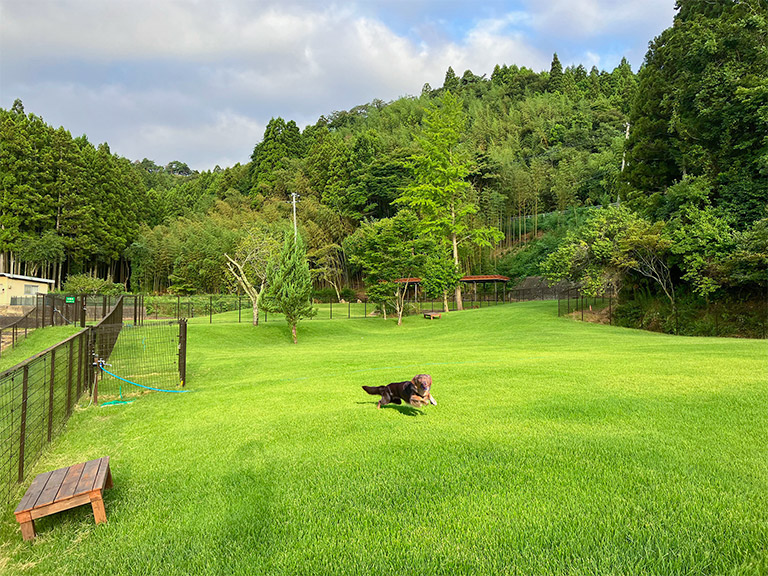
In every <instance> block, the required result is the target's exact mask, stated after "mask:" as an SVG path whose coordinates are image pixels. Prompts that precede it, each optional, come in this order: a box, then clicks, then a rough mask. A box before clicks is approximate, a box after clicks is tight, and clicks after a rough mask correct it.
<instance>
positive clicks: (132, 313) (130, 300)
mask: <svg viewBox="0 0 768 576" xmlns="http://www.w3.org/2000/svg"><path fill="white" fill-rule="evenodd" d="M118 302H122V315H123V320H124V321H125V322H133V323H134V324H141V323H142V322H143V320H144V317H145V313H144V296H142V295H140V294H123V295H119V296H108V295H103V294H98V295H87V294H74V295H73V294H38V295H37V298H36V300H35V309H34V327H40V328H45V327H46V326H64V325H65V324H76V323H78V322H100V321H101V320H102V319H103V318H104V317H105V316H107V314H109V313H110V311H112V310H114V307H115V306H116V305H117V303H118Z"/></svg>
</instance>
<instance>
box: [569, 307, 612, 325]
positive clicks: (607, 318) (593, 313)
mask: <svg viewBox="0 0 768 576" xmlns="http://www.w3.org/2000/svg"><path fill="white" fill-rule="evenodd" d="M569 316H570V317H571V318H573V319H574V320H579V321H581V320H582V311H581V310H575V311H574V312H571V313H570V314H569ZM583 320H584V322H592V323H593V324H610V323H611V310H610V308H608V307H605V308H599V309H598V308H593V309H592V310H590V309H589V308H585V309H584V317H583Z"/></svg>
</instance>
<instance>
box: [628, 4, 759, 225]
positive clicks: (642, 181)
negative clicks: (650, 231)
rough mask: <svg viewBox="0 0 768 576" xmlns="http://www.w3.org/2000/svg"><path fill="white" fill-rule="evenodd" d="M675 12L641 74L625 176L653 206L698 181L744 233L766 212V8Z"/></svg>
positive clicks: (639, 199) (698, 7)
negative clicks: (688, 180) (687, 181)
mask: <svg viewBox="0 0 768 576" xmlns="http://www.w3.org/2000/svg"><path fill="white" fill-rule="evenodd" d="M678 9H679V12H678V14H677V16H676V17H675V22H674V26H672V27H671V28H668V29H667V30H665V31H664V32H662V34H661V35H660V36H658V37H657V38H656V39H655V40H654V41H653V42H652V43H651V45H650V49H649V51H648V54H647V56H646V59H645V65H644V66H643V68H642V69H641V71H640V72H639V74H638V89H637V90H638V93H637V97H636V98H635V100H634V103H635V104H634V107H633V109H632V113H631V119H630V122H631V124H632V133H631V137H630V141H629V145H628V150H627V161H628V164H627V171H626V178H627V180H628V182H629V183H630V186H631V188H632V189H633V192H632V196H633V198H634V201H635V203H636V205H637V206H638V207H639V208H640V209H643V210H649V209H650V210H653V209H654V208H655V203H654V201H653V198H654V195H657V194H664V192H665V189H666V188H667V187H669V186H671V185H673V184H674V183H675V182H676V181H679V180H681V179H682V178H683V177H684V176H686V175H694V176H702V177H704V178H706V180H707V181H708V183H709V184H710V186H711V187H712V193H711V200H712V203H713V206H714V207H716V208H723V209H724V210H726V211H727V212H728V213H730V214H732V215H733V216H734V217H735V220H734V222H735V224H736V226H737V228H740V229H743V228H744V227H746V226H748V225H749V223H750V222H753V221H755V220H758V219H760V218H764V217H765V216H766V206H768V179H766V177H765V176H766V166H767V165H768V164H766V158H768V138H767V137H766V134H768V114H766V110H768V10H766V5H765V2H764V0H747V1H744V2H697V1H693V2H689V1H685V2H679V3H678ZM649 195H650V205H649Z"/></svg>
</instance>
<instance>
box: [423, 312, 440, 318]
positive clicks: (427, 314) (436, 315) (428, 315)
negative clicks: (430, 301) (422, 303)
mask: <svg viewBox="0 0 768 576" xmlns="http://www.w3.org/2000/svg"><path fill="white" fill-rule="evenodd" d="M441 316H442V315H441V314H440V312H424V318H429V319H430V320H434V319H435V318H440V317H441Z"/></svg>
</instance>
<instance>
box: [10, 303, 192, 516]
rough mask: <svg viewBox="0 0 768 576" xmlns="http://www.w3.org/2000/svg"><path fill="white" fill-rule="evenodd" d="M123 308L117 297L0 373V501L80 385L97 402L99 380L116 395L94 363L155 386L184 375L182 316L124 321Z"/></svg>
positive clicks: (174, 383) (56, 426)
mask: <svg viewBox="0 0 768 576" xmlns="http://www.w3.org/2000/svg"><path fill="white" fill-rule="evenodd" d="M135 302H139V300H135ZM133 310H137V311H138V308H134V309H133ZM133 310H131V312H133ZM125 314H126V310H125V306H124V300H123V298H118V299H117V300H116V301H115V303H114V306H113V307H112V308H111V310H109V312H108V313H107V314H106V315H104V317H103V319H102V320H101V322H99V324H98V325H96V326H93V327H88V328H84V329H83V330H81V331H80V332H78V333H77V334H75V335H74V336H71V337H70V338H67V339H66V340H64V341H63V342H60V343H59V344H56V345H55V346H53V347H51V348H48V349H47V350H44V351H42V352H40V353H39V354H37V355H35V356H33V357H31V358H29V359H27V360H25V361H24V362H22V363H21V364H18V365H17V366H14V367H13V368H11V369H9V370H6V371H5V372H2V373H0V501H7V500H8V499H9V497H10V496H11V495H12V494H13V492H14V490H15V486H16V484H17V483H19V482H23V481H24V479H25V477H26V474H27V472H28V470H29V469H30V468H31V466H32V465H33V464H34V462H35V461H36V460H37V458H38V457H39V456H40V454H41V452H42V450H43V448H44V446H45V445H46V444H47V443H48V442H50V441H51V440H52V439H53V438H54V437H55V436H56V434H57V433H58V432H59V431H60V430H61V428H62V427H63V425H64V423H65V422H66V421H67V419H68V418H69V415H70V414H71V413H72V410H73V409H74V406H75V404H76V403H77V402H78V401H79V400H80V399H81V397H82V395H83V394H84V393H85V392H91V393H93V396H92V398H93V401H94V403H98V399H99V393H100V391H99V388H101V394H102V398H104V395H105V394H112V395H114V396H119V393H120V388H119V385H117V386H116V385H115V384H114V382H112V381H111V378H109V377H107V379H105V378H104V375H103V374H102V373H101V371H100V370H98V369H97V367H98V366H99V365H100V363H101V362H104V363H105V364H109V365H110V368H111V370H110V371H116V372H114V373H115V374H118V373H121V376H123V377H124V378H126V379H131V380H132V381H135V382H137V383H140V384H141V383H146V385H149V386H151V387H154V388H163V387H167V388H171V387H178V386H179V384H180V382H183V379H184V378H185V367H186V322H185V321H181V322H172V323H167V324H165V325H161V324H153V325H150V326H146V327H145V326H140V325H135V324H126V325H124V324H123V318H124V316H125ZM97 375H99V376H101V378H100V379H99V380H98V381H97V380H96V376H97ZM115 382H117V380H115ZM98 384H100V385H101V386H100V387H99V386H98Z"/></svg>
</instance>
